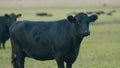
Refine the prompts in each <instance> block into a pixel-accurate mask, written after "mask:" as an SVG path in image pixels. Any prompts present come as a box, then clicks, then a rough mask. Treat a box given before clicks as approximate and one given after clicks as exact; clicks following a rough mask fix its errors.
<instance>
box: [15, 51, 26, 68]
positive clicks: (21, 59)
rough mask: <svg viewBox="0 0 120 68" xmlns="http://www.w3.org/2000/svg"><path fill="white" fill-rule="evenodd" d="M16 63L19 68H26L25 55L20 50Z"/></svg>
mask: <svg viewBox="0 0 120 68" xmlns="http://www.w3.org/2000/svg"><path fill="white" fill-rule="evenodd" d="M16 61H17V64H18V67H19V68H24V62H25V55H24V53H23V52H22V51H20V50H19V52H18V53H17V54H16Z"/></svg>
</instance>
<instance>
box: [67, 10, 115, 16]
mask: <svg viewBox="0 0 120 68" xmlns="http://www.w3.org/2000/svg"><path fill="white" fill-rule="evenodd" d="M116 12H117V11H116V10H112V11H109V12H105V11H88V12H85V13H86V14H88V15H93V14H96V15H102V14H104V15H108V16H111V15H113V14H114V13H116ZM70 14H73V15H76V14H77V12H71V13H70ZM68 15H69V14H68Z"/></svg>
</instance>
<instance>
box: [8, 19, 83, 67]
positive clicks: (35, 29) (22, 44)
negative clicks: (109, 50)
mask: <svg viewBox="0 0 120 68" xmlns="http://www.w3.org/2000/svg"><path fill="white" fill-rule="evenodd" d="M70 19H71V18H70ZM76 27H77V26H76V25H75V24H74V23H71V22H69V20H67V19H63V20H59V21H50V22H43V21H39V22H33V21H20V22H17V23H16V24H14V25H12V26H11V28H10V38H11V43H12V61H13V65H14V68H24V58H25V57H26V56H27V57H32V58H34V59H37V60H52V59H55V60H56V61H57V64H58V68H64V62H66V68H71V67H72V64H73V62H74V61H75V60H76V58H77V55H78V53H79V48H80V43H81V41H82V39H83V37H84V36H83V35H79V34H80V33H78V30H77V29H78V28H76ZM16 62H17V63H19V64H17V63H16Z"/></svg>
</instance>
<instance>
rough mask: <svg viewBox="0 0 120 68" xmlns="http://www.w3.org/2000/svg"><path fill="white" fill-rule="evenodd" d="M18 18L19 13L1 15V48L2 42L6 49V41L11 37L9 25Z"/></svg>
mask: <svg viewBox="0 0 120 68" xmlns="http://www.w3.org/2000/svg"><path fill="white" fill-rule="evenodd" d="M16 19H17V15H15V14H13V13H12V14H10V15H8V14H5V16H0V48H1V44H2V46H3V48H4V49H5V42H6V41H7V40H8V39H9V27H10V26H11V24H13V23H14V22H15V21H16Z"/></svg>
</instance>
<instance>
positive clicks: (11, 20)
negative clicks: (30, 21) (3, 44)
mask: <svg viewBox="0 0 120 68" xmlns="http://www.w3.org/2000/svg"><path fill="white" fill-rule="evenodd" d="M21 16H22V15H21V14H17V15H15V14H14V13H12V14H10V15H8V14H5V17H6V18H7V23H6V24H7V25H8V26H10V25H11V24H13V23H14V22H16V20H17V18H19V17H21Z"/></svg>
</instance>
